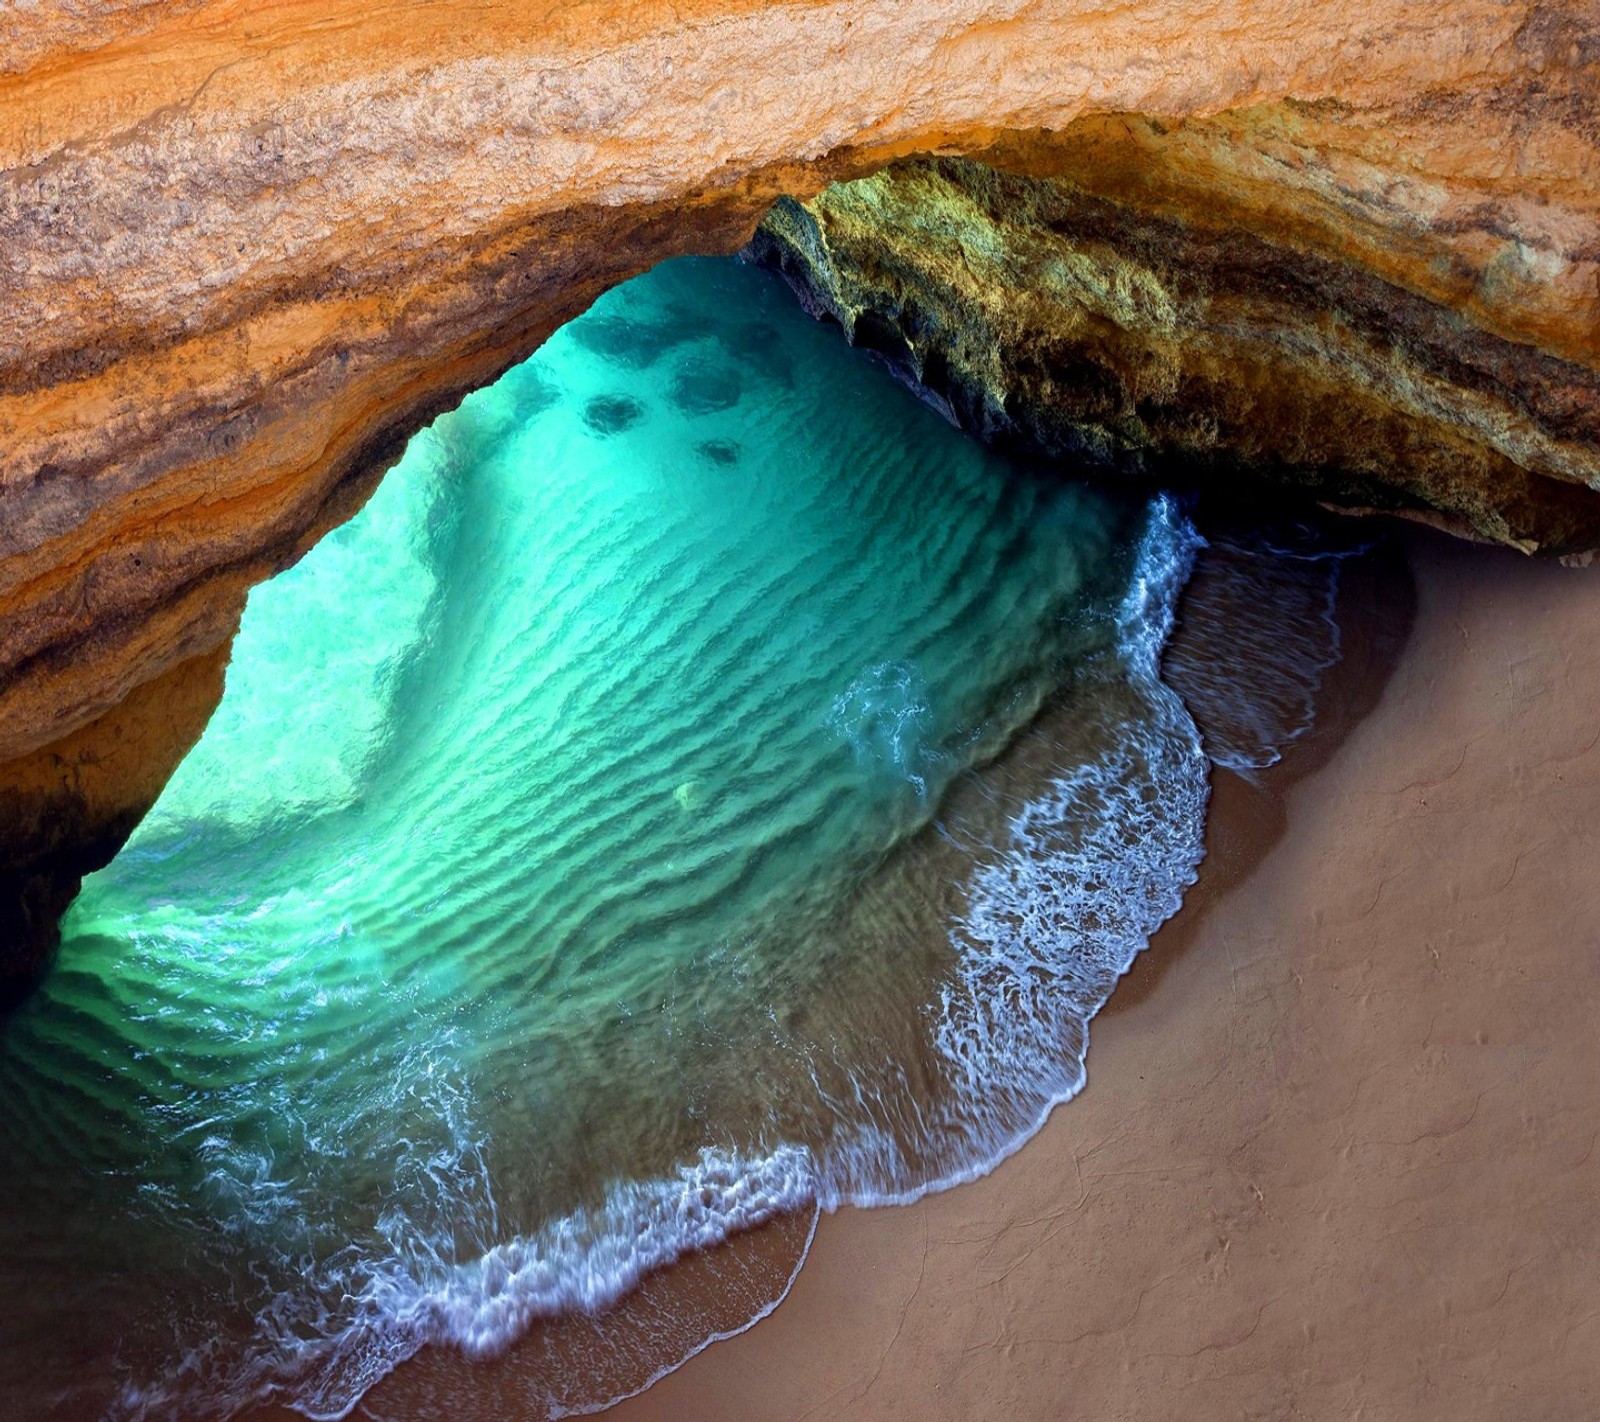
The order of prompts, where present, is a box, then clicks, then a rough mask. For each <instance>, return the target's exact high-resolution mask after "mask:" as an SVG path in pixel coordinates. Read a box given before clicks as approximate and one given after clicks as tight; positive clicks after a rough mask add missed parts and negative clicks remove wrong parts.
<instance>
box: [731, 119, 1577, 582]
mask: <svg viewBox="0 0 1600 1422" xmlns="http://www.w3.org/2000/svg"><path fill="white" fill-rule="evenodd" d="M1335 125H1337V132H1334V131H1330V130H1331V128H1332V127H1333V126H1335ZM1363 137H1365V138H1366V140H1367V141H1368V143H1369V144H1370V142H1371V141H1372V138H1373V135H1372V134H1371V133H1367V134H1365V135H1363V134H1361V133H1360V132H1359V131H1356V125H1355V124H1354V123H1352V122H1350V121H1348V119H1346V118H1345V116H1344V115H1343V114H1342V112H1341V110H1340V108H1339V106H1337V105H1332V106H1324V107H1323V108H1322V109H1320V110H1306V109H1305V108H1303V107H1302V106H1300V105H1295V104H1289V105H1278V106H1273V107H1268V108H1262V109H1256V110H1251V111H1244V112H1235V113H1230V114H1227V115H1223V116H1220V117H1217V118H1212V119H1197V120H1190V121H1187V122H1182V123H1177V124H1169V123H1163V122H1160V121H1157V120H1154V119H1147V118H1140V117H1136V116H1127V115H1121V116H1114V117H1106V118H1095V119H1088V120H1083V121H1080V122H1078V123H1075V124H1073V125H1071V126H1070V127H1069V128H1068V129H1067V130H1066V131H1064V132H1062V133H1057V134H1050V135H1039V136H1035V137H1032V138H1027V139H1023V138H1017V139H1013V140H1011V141H1009V142H1007V143H1005V144H1003V145H1001V146H1000V147H999V148H997V149H996V150H995V151H993V152H991V153H989V154H985V155H983V156H984V157H985V158H986V159H988V160H989V162H991V163H994V164H997V165H998V169H997V168H996V167H991V166H985V164H983V163H979V162H975V161H972V160H969V159H959V158H946V159H926V160H924V159H917V160H911V161H907V162H903V163H898V164H895V165H894V166H892V167H890V168H889V169H886V170H885V171H883V172H880V173H877V174H875V175H873V176H872V177H868V178H863V179H860V180H858V181H856V182H853V183H848V184H843V185H840V186H838V187H833V188H829V189H828V190H827V191H825V192H823V193H822V194H820V195H819V196H818V197H817V198H815V199H814V200H812V201H811V202H809V203H807V204H804V205H802V204H800V203H797V202H794V201H792V200H784V201H782V202H780V203H779V204H778V205H777V207H775V208H774V210H773V212H772V213H771V214H770V215H769V216H768V217H767V219H766V220H765V221H764V222H763V224H762V226H761V229H760V230H759V231H758V233H757V235H756V238H755V240H754V242H753V243H752V246H751V251H752V253H753V255H754V256H756V257H757V258H758V259H759V260H762V261H765V262H767V263H769V264H771V265H773V266H775V267H777V268H778V269H779V270H781V271H783V272H784V273H785V274H786V275H787V276H788V277H789V278H790V280H791V281H792V282H793V283H794V285H795V286H796V288H797V289H798V290H799V292H800V295H801V298H802V300H804V301H805V302H806V304H807V305H808V306H809V307H811V309H812V310H813V311H815V312H816V313H817V314H819V315H823V316H828V317H832V318H834V319H836V320H837V321H838V322H839V323H840V324H841V325H842V326H843V327H844V328H845V330H846V332H847V333H848V334H849V335H850V338H851V339H852V340H853V341H855V342H857V343H858V344H864V345H867V346H869V347H871V348H873V349H876V350H878V351H880V352H882V353H883V354H884V356H885V357H886V358H887V359H888V361H889V362H890V363H891V365H893V366H894V367H895V368H896V369H897V370H898V371H899V372H900V373H901V375H902V376H903V378H905V379H906V380H907V381H908V382H909V383H911V384H913V385H914V386H915V387H916V388H918V389H919V390H920V391H921V392H922V393H923V394H924V395H925V396H926V397H927V398H928V399H929V400H931V401H932V402H933V403H935V404H936V405H938V406H939V407H940V408H941V409H943V410H944V411H945V412H946V413H947V414H949V415H950V416H951V417H952V418H953V419H955V420H956V421H957V422H958V423H960V424H961V425H963V426H964V427H966V428H967V429H969V430H971V431H972V432H973V433H975V434H977V435H979V436H980V437H981V438H984V439H987V440H989V441H991V442H994V443H999V444H1003V445H1006V446H1009V447H1011V448H1014V449H1016V450H1018V451H1020V452H1022V453H1024V454H1027V455H1032V456H1037V457H1044V458H1062V457H1066V458H1071V459H1072V460H1074V461H1075V462H1078V463H1087V464H1088V465H1089V466H1090V467H1097V468H1100V469H1103V470H1105V471H1107V472H1112V473H1119V474H1127V473H1134V474H1140V475H1145V476H1151V477H1159V476H1161V475H1162V474H1164V473H1172V472H1174V471H1179V472H1180V473H1181V477H1182V478H1183V479H1185V480H1188V481H1192V480H1197V479H1199V480H1206V481H1211V482H1220V483H1223V484H1229V485H1232V486H1234V487H1235V488H1236V489H1237V488H1238V487H1239V486H1240V485H1241V484H1243V486H1244V487H1245V488H1246V489H1248V488H1249V487H1250V486H1251V483H1252V482H1253V483H1254V484H1255V485H1257V486H1259V485H1260V484H1262V483H1265V482H1268V481H1270V482H1272V483H1288V484H1293V485H1299V486H1302V487H1304V488H1306V489H1307V490H1309V491H1310V492H1312V493H1313V494H1314V495H1315V496H1316V497H1318V498H1319V499H1322V500H1324V501H1329V502H1333V503H1336V504H1339V505H1342V506H1344V507H1354V508H1361V509H1386V510H1394V511H1398V512H1403V513H1409V514H1412V515H1414V516H1417V517H1421V518H1425V519H1427V520H1428V521H1430V522H1436V523H1440V524H1442V525H1444V526H1445V527H1448V528H1450V529H1452V530H1454V531H1457V532H1461V533H1465V534H1467V535H1469V536H1474V537H1479V538H1483V539H1488V540H1492V541H1495V542H1504V543H1511V544H1515V545H1516V546H1518V547H1521V548H1523V549H1525V550H1527V551H1530V552H1531V551H1535V550H1545V551H1551V552H1559V553H1572V552H1582V551H1587V550H1591V549H1593V548H1595V547H1596V546H1597V545H1600V365H1597V363H1596V360H1595V340H1596V337H1597V335H1600V320H1597V314H1596V310H1597V308H1596V302H1595V294H1596V293H1595V291H1594V289H1593V287H1594V282H1595V276H1594V272H1595V267H1594V261H1593V255H1594V254H1593V253H1590V254H1588V255H1587V256H1579V257H1578V258H1577V260H1575V261H1574V262H1573V263H1572V265H1573V267H1574V269H1576V270H1579V271H1581V273H1582V275H1583V277H1585V278H1586V279H1587V282H1588V284H1589V286H1590V288H1591V289H1590V290H1589V291H1588V292H1585V291H1584V289H1583V287H1582V285H1578V286H1577V288H1576V289H1575V290H1574V291H1573V292H1572V293H1571V298H1572V300H1571V305H1570V306H1569V307H1568V308H1567V310H1565V311H1561V310H1555V311H1551V310H1546V309H1542V307H1543V306H1544V302H1545V298H1546V297H1547V295H1548V293H1547V289H1546V287H1545V285H1544V283H1543V281H1542V279H1541V278H1542V275H1543V273H1542V272H1541V271H1540V270H1539V268H1538V266H1537V260H1536V257H1535V255H1534V254H1533V253H1531V252H1529V251H1526V250H1524V249H1523V248H1521V247H1520V246H1508V245H1507V244H1506V243H1504V242H1499V243H1496V242H1492V241H1487V240H1485V238H1486V236H1487V235H1488V234H1489V233H1490V232H1492V231H1493V230H1494V229H1493V228H1492V227H1490V226H1487V225H1474V224H1486V223H1487V221H1488V218H1489V207H1488V203H1487V200H1486V199H1485V198H1484V196H1483V195H1482V194H1479V198H1478V200H1479V202H1480V203H1481V204H1483V206H1482V207H1480V209H1479V211H1478V212H1477V213H1476V214H1475V215H1474V218H1473V224H1464V223H1456V222H1452V223H1450V224H1449V225H1448V226H1445V227H1444V229H1443V231H1440V232H1436V231H1434V230H1432V229H1430V228H1428V227H1427V226H1425V225H1424V224H1423V223H1421V222H1420V221H1419V219H1418V214H1417V211H1416V209H1417V207H1418V206H1419V205H1422V206H1426V207H1428V208H1430V209H1431V208H1434V207H1435V206H1436V205H1437V204H1438V203H1439V202H1440V200H1441V198H1442V197H1443V196H1444V194H1442V193H1440V192H1438V191H1427V190H1421V191H1419V189H1422V188H1424V185H1423V184H1422V183H1421V181H1420V180H1413V181H1411V182H1410V183H1400V182H1397V181H1396V180H1395V179H1394V178H1393V176H1392V175H1388V174H1386V175H1385V176H1384V178H1383V180H1382V181H1381V182H1375V181H1373V176H1374V174H1375V173H1376V172H1377V171H1378V170H1376V169H1375V168H1372V167H1370V166H1369V167H1368V168H1367V170H1366V173H1365V174H1362V173H1360V170H1359V169H1356V173H1357V175H1358V176H1361V177H1365V178H1366V182H1365V183H1352V182H1350V181H1349V180H1348V175H1349V172H1350V170H1351V168H1352V166H1353V165H1354V164H1355V162H1356V160H1357V159H1358V158H1359V157H1360V156H1361V155H1360V154H1359V152H1358V147H1357V146H1358V143H1359V141H1360V140H1361V139H1362V138H1363ZM1335 141H1337V142H1339V143H1342V144H1343V148H1342V150H1341V149H1335V148H1334V146H1333V145H1334V143H1335ZM1341 165H1342V166H1343V168H1344V170H1345V171H1344V172H1343V173H1341V171H1340V169H1341ZM1397 190H1398V191H1397ZM1517 196H1518V194H1516V193H1515V192H1512V193H1508V194H1507V197H1508V199H1510V200H1513V201H1514V200H1515V199H1516V197H1517ZM1574 316H1576V317H1578V318H1579V319H1578V320H1577V321H1576V322H1574V321H1572V320H1571V318H1572V317H1574ZM1552 318H1553V319H1552ZM1585 321H1587V323H1588V324H1587V329H1585V328H1584V322H1585Z"/></svg>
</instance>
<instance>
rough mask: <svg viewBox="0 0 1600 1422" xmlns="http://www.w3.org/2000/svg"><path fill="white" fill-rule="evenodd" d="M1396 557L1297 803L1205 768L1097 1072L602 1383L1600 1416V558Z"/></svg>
mask: <svg viewBox="0 0 1600 1422" xmlns="http://www.w3.org/2000/svg"><path fill="white" fill-rule="evenodd" d="M1410 561H1411V566H1412V569H1413V572H1414V576H1415V584H1416V598H1417V606H1416V614H1415V620H1414V623H1413V624H1412V626H1411V631H1410V637H1409V641H1408V643H1407V644H1406V645H1405V647H1404V649H1403V651H1401V653H1400V655H1399V656H1398V659H1397V661H1396V662H1395V664H1394V667H1393V670H1392V674H1390V676H1389V678H1388V680H1387V683H1386V684H1384V685H1382V688H1381V695H1379V697H1378V700H1377V704H1376V705H1375V706H1374V707H1373V708H1372V709H1371V711H1370V714H1368V715H1366V716H1365V718H1364V719H1361V720H1359V721H1358V722H1357V723H1356V724H1355V725H1354V726H1353V727H1351V728H1350V729H1349V730H1348V732H1347V734H1345V735H1344V737H1343V739H1342V740H1341V741H1339V743H1338V744H1337V746H1336V747H1335V746H1333V745H1332V741H1333V740H1334V739H1335V738H1334V737H1333V736H1332V734H1331V732H1330V733H1328V734H1324V736H1323V739H1322V749H1321V751H1320V752H1319V750H1318V748H1317V746H1315V745H1313V746H1312V747H1311V748H1310V749H1309V751H1307V752H1304V753H1302V755H1301V767H1300V768H1301V769H1302V770H1304V769H1306V767H1307V765H1308V764H1310V763H1314V762H1315V761H1316V760H1317V759H1318V758H1319V755H1320V757H1322V758H1326V760H1327V763H1326V764H1325V765H1322V766H1321V767H1320V768H1319V769H1316V770H1315V772H1314V773H1312V774H1310V775H1309V776H1308V777H1307V778H1304V779H1300V780H1298V781H1297V782H1295V783H1293V784H1292V785H1289V786H1288V787H1287V789H1286V790H1285V792H1284V797H1283V799H1284V815H1285V816H1286V819H1280V818H1278V816H1277V812H1276V810H1275V808H1274V805H1273V803H1272V802H1270V801H1269V800H1267V799H1266V798H1265V797H1263V796H1261V795H1260V794H1259V793H1258V792H1255V791H1252V790H1250V789H1249V788H1248V787H1246V786H1244V785H1243V784H1242V783H1240V782H1238V781H1236V780H1232V779H1231V777H1221V780H1222V781H1223V782H1230V781H1231V783H1222V784H1219V791H1218V803H1217V810H1216V813H1215V815H1214V817H1213V834H1212V839H1213V852H1212V861H1211V864H1210V871H1209V877H1208V880H1207V885H1209V889H1208V892H1205V893H1201V894H1200V895H1199V896H1198V897H1196V898H1195V899H1194V900H1193V901H1192V902H1191V904H1190V905H1189V906H1188V907H1186V908H1185V910H1184V913H1183V914H1182V915H1180V916H1179V918H1178V919H1177V920H1175V921H1174V922H1173V924H1171V925H1169V927H1168V928H1167V929H1166V930H1164V931H1163V932H1162V934H1161V935H1159V937H1158V938H1157V941H1156V943H1155V945H1154V946H1153V948H1152V949H1151V951H1150V952H1149V953H1147V954H1146V956H1145V958H1144V959H1143V960H1142V961H1141V963H1140V965H1139V966H1138V967H1137V968H1136V969H1135V971H1134V973H1133V974H1132V975H1130V979H1129V981H1128V982H1127V983H1125V984H1124V987H1123V989H1122V991H1121V992H1119V994H1118V997H1117V998H1116V999H1115V1000H1114V1002H1113V1005H1112V1008H1111V1009H1109V1010H1108V1011H1107V1012H1106V1013H1105V1014H1103V1015H1102V1017H1101V1018H1100V1019H1099V1020H1098V1021H1097V1022H1096V1024H1095V1028H1094V1034H1093V1044H1092V1047H1091V1050H1090V1056H1089V1071H1090V1083H1089V1086H1088V1088H1087V1089H1086V1090H1085V1091H1084V1093H1083V1094H1082V1095H1081V1096H1080V1097H1079V1098H1078V1099H1077V1100H1076V1101H1074V1102H1072V1103H1071V1104H1070V1105H1068V1106H1066V1107H1064V1108H1063V1109H1061V1110H1059V1111H1058V1112H1057V1113H1056V1114H1055V1116H1054V1117H1053V1118H1052V1120H1051V1121H1050V1123H1049V1124H1048V1126H1047V1127H1046V1129H1045V1130H1044V1131H1043V1132H1042V1133H1041V1134H1040V1135H1039V1136H1038V1137H1037V1138H1036V1139H1035V1140H1034V1141H1032V1142H1031V1143H1030V1144H1029V1145H1028V1146H1027V1147H1026V1148H1025V1149H1024V1150H1023V1151H1022V1152H1021V1153H1020V1154H1018V1155H1017V1156H1015V1157H1013V1158H1012V1159H1011V1160H1009V1161H1008V1162H1006V1163H1005V1164H1004V1165H1002V1166H1001V1167H1000V1168H999V1169H998V1170H996V1171H995V1172H994V1173H993V1174H992V1175H991V1176H989V1177H988V1178H987V1179H985V1180H982V1181H979V1182H977V1183H976V1184H973V1185H969V1186H965V1187H963V1188H960V1189H957V1190H954V1191H951V1192H949V1193H948V1194H944V1195H940V1196H937V1197H934V1198H931V1199H929V1200H926V1201H924V1202H923V1203H921V1204H919V1205H916V1206H913V1207H908V1208H904V1209H890V1210H875V1211H846V1212H843V1213H841V1214H839V1215H836V1216H833V1217H830V1218H827V1219H825V1220H824V1221H823V1222H822V1225H821V1227H820V1228H819V1230H818V1234H817V1238H816V1243H815V1247H814V1249H813V1252H812V1255H811V1258H810V1260H809V1261H808V1262H807V1264H806V1267H805V1268H804V1270H803V1271H802V1272H801V1275H800V1278H799V1280H798V1282H797V1283H796V1285H795V1287H794V1290H793V1292H792V1293H791V1295H790V1296H789V1298H788V1299H787V1301H786V1302H785V1303H784V1304H783V1305H782V1306H781V1307H780V1308H779V1309H778V1310H777V1312H776V1313H774V1314H773V1315H772V1317H770V1318H769V1319H767V1320H766V1321H765V1322H764V1323H762V1324H760V1325H758V1326H757V1327H756V1328H754V1329H752V1330H751V1331H750V1332H748V1333H746V1334H744V1335H742V1336H741V1337H739V1338H736V1339H733V1340H730V1341H728V1342H724V1343H720V1344H717V1345H715V1346H714V1347H712V1348H710V1349H709V1350H707V1351H706V1352H705V1353H704V1354H702V1355H701V1356H700V1357H698V1358H696V1359H694V1360H693V1361H692V1362H690V1363H689V1364H688V1365H687V1366H685V1367H684V1368H683V1369H681V1370H680V1371H679V1372H677V1373H675V1374H673V1375H672V1376H670V1377H668V1378H666V1379H665V1380H664V1381H662V1382H661V1383H659V1384H658V1385H657V1386H656V1387H654V1388H652V1389H651V1390H650V1391H649V1392H648V1393H646V1394H644V1395H643V1396H641V1397H639V1398H636V1399H634V1400H632V1401H631V1402H628V1403H625V1404H623V1405H622V1406H621V1407H619V1408H617V1409H615V1410H614V1411H613V1412H612V1413H610V1414H608V1416H609V1417H611V1418H614V1419H615V1422H645V1419H658V1422H666V1419H672V1420H673V1422H688V1419H694V1420H695V1422H721V1419H739V1422H761V1419H769V1418H770V1419H799V1418H815V1419H824V1422H827V1420H829V1419H846V1418H879V1417H894V1418H916V1419H935V1418H963V1419H966V1418H974V1419H987V1418H1006V1419H1012V1418H1025V1419H1031V1418H1059V1417H1075V1418H1076V1417H1082V1418H1085V1419H1097V1422H1099V1419H1109V1418H1124V1417H1129V1418H1132V1417H1137V1418H1140V1419H1147V1418H1168V1417H1170V1418H1180V1417H1181V1418H1183V1419H1185V1422H1199V1419H1207V1418H1229V1419H1237V1418H1286V1417H1308V1418H1325V1417H1329V1418H1331V1417H1352V1418H1353V1417H1361V1418H1364V1419H1380V1418H1395V1419H1407V1422H1412V1419H1428V1418H1440V1419H1446V1418H1447V1419H1450V1422H1463V1419H1472V1418H1496V1419H1500V1418H1516V1419H1519V1422H1524V1419H1543V1418H1550V1419H1562V1422H1570V1419H1579V1418H1590V1417H1596V1416H1600V1268H1597V1262H1600V1261H1597V1255H1600V1243H1597V1241H1600V1224H1597V1221H1596V1214H1597V1208H1596V1207H1597V1205H1600V1153H1597V1151H1596V1149H1595V1147H1596V1144H1597V1141H1600V1032H1597V1023H1596V1017H1597V1013H1596V1008H1597V1005H1600V981H1597V976H1596V970H1597V967H1600V872H1597V870H1600V864H1597V856H1596V843H1595V840H1596V833H1597V824H1600V813H1597V812H1600V749H1597V741H1600V637H1597V636H1596V633H1597V632H1600V571H1577V570H1569V569H1564V568H1561V567H1558V566H1555V565H1551V564H1540V563H1532V562H1528V561H1525V560H1522V559H1520V558H1518V557H1516V556H1515V555H1511V554H1504V553H1499V552H1492V551H1487V550H1483V549H1474V548H1468V547H1464V546H1460V545H1453V544H1449V543H1446V542H1444V541H1442V540H1438V539H1435V538H1432V537H1430V536H1425V535H1419V536H1418V537H1416V538H1414V539H1412V540H1411V541H1410ZM1364 639H1365V634H1364V633H1361V632H1360V631H1356V632H1355V633H1354V635H1353V640H1354V642H1355V644H1356V645H1355V646H1354V647H1353V648H1352V652H1353V657H1352V660H1353V661H1354V662H1357V663H1359V662H1360V660H1361V658H1362V657H1363V656H1364V655H1366V654H1368V653H1370V651H1371V648H1370V647H1368V646H1367V645H1366V643H1365V640H1364ZM1368 684H1369V685H1372V686H1373V690H1374V692H1375V693H1376V692H1377V686H1376V685H1375V684H1374V681H1373V678H1371V677H1369V678H1368ZM1330 751H1331V755H1329V752H1330ZM1292 768H1293V767H1292V766H1291V767H1290V769H1291V770H1292ZM1285 826H1286V829H1284V827H1285ZM1279 830H1284V832H1283V833H1282V834H1281V835H1278V831H1279ZM1275 836H1277V837H1276V842H1275V843H1274V842H1272V841H1273V839H1274V837H1275ZM1241 876H1243V882H1240V883H1234V884H1232V885H1231V886H1226V881H1228V880H1229V879H1230V878H1231V879H1234V880H1238V879H1240V877H1241ZM1219 883H1222V884H1224V885H1225V886H1226V891H1225V892H1221V893H1218V892H1216V889H1217V885H1218V884H1219ZM1203 887H1206V886H1203Z"/></svg>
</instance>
